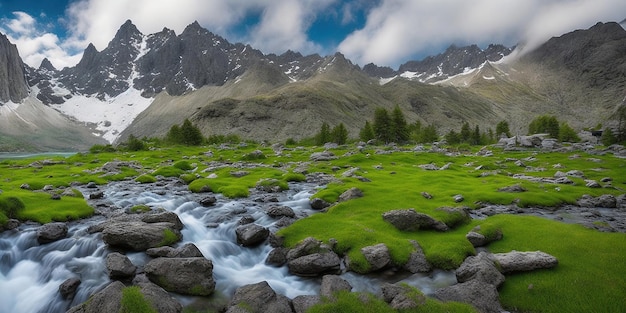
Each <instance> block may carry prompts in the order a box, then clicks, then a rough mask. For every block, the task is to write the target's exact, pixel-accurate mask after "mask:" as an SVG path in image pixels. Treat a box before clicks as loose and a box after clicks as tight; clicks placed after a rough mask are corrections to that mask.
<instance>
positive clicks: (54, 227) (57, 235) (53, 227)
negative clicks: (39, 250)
mask: <svg viewBox="0 0 626 313" xmlns="http://www.w3.org/2000/svg"><path fill="white" fill-rule="evenodd" d="M65 237H67V225H66V224H65V223H47V224H44V225H42V226H40V227H39V228H38V229H37V241H38V242H39V243H40V244H46V243H50V242H54V241H57V240H60V239H63V238H65Z"/></svg>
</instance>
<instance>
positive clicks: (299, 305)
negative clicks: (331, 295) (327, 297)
mask: <svg viewBox="0 0 626 313" xmlns="http://www.w3.org/2000/svg"><path fill="white" fill-rule="evenodd" d="M320 302H322V297H320V296H314V295H301V296H297V297H295V298H293V300H291V303H292V305H293V311H294V312H295V313H305V312H306V311H308V310H309V309H310V308H311V307H312V306H314V305H316V304H318V303H320Z"/></svg>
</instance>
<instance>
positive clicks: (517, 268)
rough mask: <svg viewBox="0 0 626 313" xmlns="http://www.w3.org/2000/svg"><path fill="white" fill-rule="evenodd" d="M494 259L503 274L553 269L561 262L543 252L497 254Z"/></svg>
mask: <svg viewBox="0 0 626 313" xmlns="http://www.w3.org/2000/svg"><path fill="white" fill-rule="evenodd" d="M493 257H494V258H495V260H496V261H497V262H498V264H499V266H500V270H501V271H502V273H505V274H506V273H511V272H525V271H532V270H536V269H544V268H553V267H555V266H557V265H558V264H559V261H558V260H557V259H556V258H555V257H554V256H552V255H550V254H547V253H545V252H541V251H534V252H519V251H511V252H507V253H496V254H493Z"/></svg>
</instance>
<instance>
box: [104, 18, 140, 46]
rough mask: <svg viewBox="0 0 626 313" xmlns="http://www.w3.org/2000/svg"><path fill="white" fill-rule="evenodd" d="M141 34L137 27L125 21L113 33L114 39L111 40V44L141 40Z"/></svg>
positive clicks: (129, 21)
mask: <svg viewBox="0 0 626 313" xmlns="http://www.w3.org/2000/svg"><path fill="white" fill-rule="evenodd" d="M142 36H143V34H142V33H141V32H140V31H139V29H137V26H135V24H133V22H132V21H131V20H126V22H124V24H122V26H120V28H119V29H118V30H117V33H115V37H113V40H111V43H115V42H123V43H127V42H133V41H137V40H141V37H142Z"/></svg>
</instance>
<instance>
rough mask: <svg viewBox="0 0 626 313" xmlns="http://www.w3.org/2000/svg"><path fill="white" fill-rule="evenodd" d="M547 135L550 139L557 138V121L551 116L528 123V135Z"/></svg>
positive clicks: (543, 116) (544, 116) (541, 117)
mask: <svg viewBox="0 0 626 313" xmlns="http://www.w3.org/2000/svg"><path fill="white" fill-rule="evenodd" d="M539 133H547V134H548V135H550V137H552V138H557V139H558V138H559V121H558V120H557V119H556V117H554V116H552V115H542V116H539V117H537V118H535V119H534V120H532V122H530V125H528V134H529V135H532V134H539Z"/></svg>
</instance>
